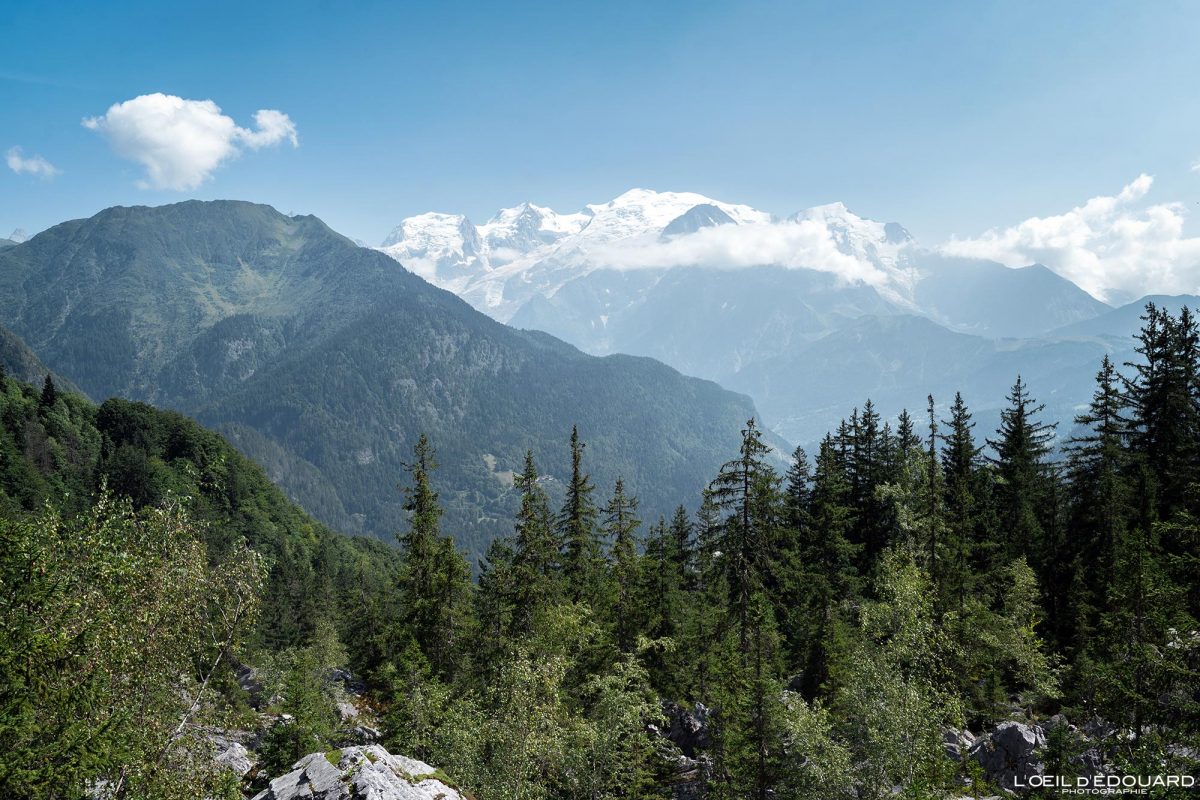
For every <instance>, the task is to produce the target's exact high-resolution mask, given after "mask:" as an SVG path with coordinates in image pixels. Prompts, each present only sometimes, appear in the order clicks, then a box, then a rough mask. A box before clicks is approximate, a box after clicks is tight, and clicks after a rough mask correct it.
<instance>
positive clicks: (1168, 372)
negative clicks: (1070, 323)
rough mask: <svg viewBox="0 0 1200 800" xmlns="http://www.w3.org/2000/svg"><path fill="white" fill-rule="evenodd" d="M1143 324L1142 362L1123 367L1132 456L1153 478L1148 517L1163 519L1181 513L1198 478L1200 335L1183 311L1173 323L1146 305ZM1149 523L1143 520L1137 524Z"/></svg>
mask: <svg viewBox="0 0 1200 800" xmlns="http://www.w3.org/2000/svg"><path fill="white" fill-rule="evenodd" d="M1142 320H1143V321H1144V325H1143V327H1142V329H1141V331H1140V332H1139V334H1138V336H1137V339H1138V346H1137V348H1136V351H1137V353H1138V355H1139V356H1140V357H1141V358H1140V359H1139V360H1137V361H1133V362H1128V363H1126V365H1125V366H1127V367H1130V368H1132V370H1133V377H1132V378H1131V379H1128V380H1126V381H1125V390H1126V401H1127V402H1128V404H1129V406H1130V409H1131V415H1130V416H1131V421H1132V431H1131V433H1132V436H1131V439H1132V446H1133V450H1134V452H1135V453H1137V455H1138V456H1139V457H1140V458H1142V459H1144V461H1145V463H1146V466H1147V468H1148V470H1149V475H1150V477H1151V478H1152V483H1151V485H1150V487H1149V488H1150V489H1151V491H1152V498H1153V502H1152V503H1151V506H1150V508H1151V511H1152V512H1153V513H1154V515H1155V517H1157V518H1160V519H1167V518H1169V517H1171V515H1173V514H1174V513H1175V512H1176V511H1179V510H1180V509H1182V508H1183V507H1184V502H1185V500H1186V498H1187V495H1188V490H1189V487H1190V486H1191V484H1193V483H1195V482H1196V481H1197V479H1198V477H1200V476H1198V471H1200V463H1198V459H1197V458H1196V455H1197V450H1198V448H1200V406H1198V405H1197V399H1198V397H1197V392H1198V383H1200V378H1198V371H1200V370H1198V366H1197V338H1198V336H1200V334H1198V332H1197V326H1196V321H1195V318H1194V317H1193V316H1192V313H1191V311H1190V310H1188V309H1187V308H1186V307H1185V308H1184V309H1183V311H1182V312H1181V313H1180V316H1179V318H1178V319H1176V318H1174V317H1172V316H1171V314H1169V313H1167V312H1166V311H1163V310H1161V309H1159V308H1157V307H1156V306H1155V305H1154V304H1153V303H1148V304H1147V305H1146V313H1145V314H1144V315H1143V316H1142ZM1152 522H1153V521H1152V520H1149V519H1144V520H1142V521H1141V524H1143V525H1148V524H1152Z"/></svg>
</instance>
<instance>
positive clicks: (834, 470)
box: [793, 436, 858, 699]
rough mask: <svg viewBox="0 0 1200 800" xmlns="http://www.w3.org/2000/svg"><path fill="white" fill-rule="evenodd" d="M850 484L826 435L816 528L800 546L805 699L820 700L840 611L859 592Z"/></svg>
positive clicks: (814, 509)
mask: <svg viewBox="0 0 1200 800" xmlns="http://www.w3.org/2000/svg"><path fill="white" fill-rule="evenodd" d="M850 503H851V499H850V485H849V482H848V481H847V479H846V470H845V465H844V461H843V456H842V453H841V451H840V448H839V447H838V444H837V442H836V441H835V440H834V439H833V437H832V436H826V437H825V439H824V440H823V441H822V442H821V446H820V449H819V450H818V453H817V462H816V470H815V472H814V474H813V490H812V503H811V506H810V511H809V514H810V519H811V524H810V526H809V527H808V528H807V530H806V531H804V532H803V534H802V536H801V538H800V543H799V548H798V549H799V556H800V558H799V560H800V565H801V576H800V581H799V583H800V586H801V587H802V589H803V595H802V596H803V601H802V603H801V607H802V608H803V613H802V614H801V615H800V616H799V619H800V620H802V621H803V623H804V624H803V625H802V626H800V629H799V631H798V633H797V634H796V635H795V642H794V643H793V647H794V648H796V647H797V644H798V648H797V649H799V650H800V651H801V652H802V653H803V655H802V657H801V659H800V667H801V676H802V678H801V690H802V692H803V693H804V695H805V697H807V698H809V699H812V698H814V697H816V696H817V695H818V691H819V689H820V687H821V685H822V684H823V683H824V682H825V678H826V677H827V675H828V666H829V665H828V654H829V646H830V637H831V636H832V631H833V622H834V616H835V610H836V607H837V605H838V603H840V602H841V601H842V600H843V599H846V598H849V597H853V596H854V595H855V594H856V593H857V591H858V577H857V571H856V569H855V566H854V564H855V556H856V554H857V550H858V548H857V546H855V545H854V544H852V543H851V542H850V538H849V537H850V530H851V525H852V519H853V518H852V510H851V506H850Z"/></svg>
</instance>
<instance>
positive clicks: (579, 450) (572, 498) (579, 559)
mask: <svg viewBox="0 0 1200 800" xmlns="http://www.w3.org/2000/svg"><path fill="white" fill-rule="evenodd" d="M585 447H586V445H585V444H584V443H583V442H582V441H580V439H579V429H578V428H577V427H572V428H571V480H570V482H569V483H568V484H567V495H566V500H565V501H564V502H563V507H562V511H561V513H560V514H559V517H558V529H559V537H560V538H561V539H562V541H563V543H564V545H565V548H566V552H565V553H564V556H563V578H564V579H565V581H566V586H567V592H568V596H569V597H571V599H573V600H584V601H587V602H589V603H595V602H596V601H597V595H598V593H599V592H600V573H601V569H602V566H603V558H604V557H603V553H602V552H601V548H600V541H599V535H598V533H599V532H598V526H597V520H598V519H599V515H600V511H599V509H598V508H597V507H596V503H595V501H594V500H593V499H592V494H593V493H594V492H595V487H594V486H593V485H592V481H591V478H590V477H589V476H588V474H587V473H586V472H585V471H584V470H583V450H584V448H585Z"/></svg>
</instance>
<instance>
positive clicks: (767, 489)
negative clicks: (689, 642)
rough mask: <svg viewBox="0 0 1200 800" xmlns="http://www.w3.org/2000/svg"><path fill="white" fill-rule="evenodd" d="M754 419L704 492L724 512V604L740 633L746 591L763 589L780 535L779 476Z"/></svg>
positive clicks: (747, 599) (720, 547)
mask: <svg viewBox="0 0 1200 800" xmlns="http://www.w3.org/2000/svg"><path fill="white" fill-rule="evenodd" d="M769 451H770V448H769V447H767V445H766V443H764V442H763V440H762V434H761V433H760V432H759V430H758V426H757V425H756V424H755V421H754V420H753V419H751V420H749V421H748V422H747V423H746V427H745V428H744V429H743V430H742V445H741V448H740V453H739V456H738V458H736V459H734V460H732V461H728V462H726V463H725V465H724V466H722V467H721V471H720V472H719V473H718V475H717V477H716V478H714V479H713V481H712V483H711V484H710V485H709V494H710V496H711V498H712V501H713V503H714V504H715V505H716V506H717V508H718V509H720V510H722V511H723V512H724V513H725V514H726V518H725V520H724V523H723V524H722V526H721V529H720V531H721V532H720V535H719V541H718V544H717V548H718V550H719V551H720V553H721V555H720V558H719V563H720V564H721V566H722V571H723V573H724V578H725V583H726V588H727V590H728V592H729V599H728V607H729V610H730V612H731V614H732V615H733V616H734V618H736V619H737V624H738V626H739V629H740V630H741V632H742V634H741V635H742V636H743V638H744V636H745V633H746V626H747V617H746V614H747V609H748V607H749V602H750V597H751V595H753V594H754V593H755V592H756V591H759V590H760V589H762V588H763V587H764V585H765V583H766V578H767V576H769V575H771V574H772V572H773V570H772V566H773V563H774V562H775V561H776V560H777V559H778V557H779V554H780V549H781V538H782V535H783V534H782V525H781V517H782V508H781V502H780V499H781V498H780V496H779V495H780V492H779V476H778V475H776V474H775V470H774V469H772V468H771V466H770V465H769V464H768V463H767V461H766V454H767V453H768V452H769Z"/></svg>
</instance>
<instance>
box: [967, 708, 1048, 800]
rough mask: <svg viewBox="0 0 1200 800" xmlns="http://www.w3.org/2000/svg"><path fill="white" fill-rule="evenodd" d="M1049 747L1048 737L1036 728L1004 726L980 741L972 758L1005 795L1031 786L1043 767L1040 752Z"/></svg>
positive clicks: (1006, 723) (1033, 726)
mask: <svg viewBox="0 0 1200 800" xmlns="http://www.w3.org/2000/svg"><path fill="white" fill-rule="evenodd" d="M1045 746H1046V733H1045V731H1044V730H1042V728H1041V727H1039V726H1037V725H1026V724H1024V723H1021V722H1001V723H1000V724H999V725H997V726H996V728H995V730H993V731H992V732H991V733H990V734H989V735H987V736H983V737H980V739H979V740H978V741H976V742H975V744H974V745H973V746H972V747H971V749H970V755H971V758H973V759H975V760H976V761H977V762H978V763H979V765H980V766H981V767H982V768H983V771H984V774H985V775H986V776H987V779H988V781H989V782H991V783H993V784H995V785H996V786H999V787H1000V788H1002V789H1004V790H1006V791H1010V792H1011V791H1014V790H1015V789H1017V788H1018V787H1024V786H1028V785H1029V780H1030V778H1032V777H1033V776H1035V775H1041V774H1043V771H1044V766H1043V764H1042V762H1041V760H1040V759H1039V755H1040V754H1039V751H1040V750H1042V749H1043V748H1044V747H1045Z"/></svg>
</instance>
